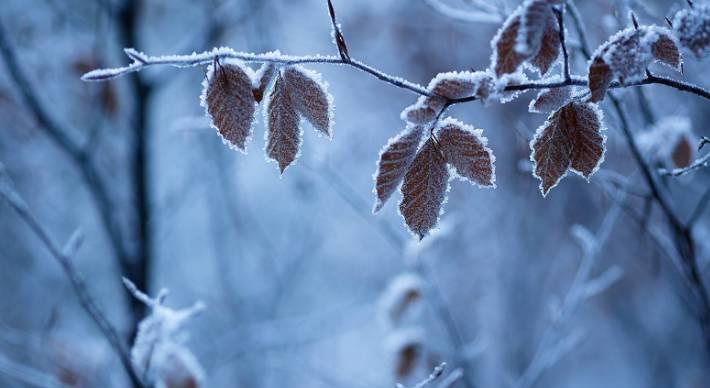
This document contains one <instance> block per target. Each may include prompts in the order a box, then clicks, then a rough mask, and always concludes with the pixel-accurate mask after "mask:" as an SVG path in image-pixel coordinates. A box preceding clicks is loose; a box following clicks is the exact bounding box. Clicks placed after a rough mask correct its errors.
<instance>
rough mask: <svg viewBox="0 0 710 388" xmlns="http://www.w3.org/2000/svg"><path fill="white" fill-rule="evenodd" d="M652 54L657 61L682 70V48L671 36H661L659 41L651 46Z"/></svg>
mask: <svg viewBox="0 0 710 388" xmlns="http://www.w3.org/2000/svg"><path fill="white" fill-rule="evenodd" d="M651 53H652V54H653V57H654V58H656V60H658V61H660V62H663V63H665V64H666V65H668V66H670V67H672V68H674V69H676V70H678V71H680V70H681V64H682V59H681V56H680V48H679V47H678V44H677V43H676V41H675V39H673V37H672V36H671V35H670V34H665V35H659V36H658V40H656V41H655V42H654V43H653V44H652V45H651Z"/></svg>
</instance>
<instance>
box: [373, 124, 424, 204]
mask: <svg viewBox="0 0 710 388" xmlns="http://www.w3.org/2000/svg"><path fill="white" fill-rule="evenodd" d="M423 132H424V127H422V126H420V125H415V126H410V127H408V128H407V129H405V130H404V131H403V132H402V133H400V134H399V135H397V136H396V137H394V138H392V139H390V141H389V142H388V143H387V145H386V146H385V147H384V148H383V149H382V151H381V152H380V158H379V160H378V161H377V171H376V172H375V175H374V178H375V190H374V192H375V194H376V195H377V200H376V202H375V207H374V209H373V213H377V212H378V211H380V209H382V206H384V204H385V202H387V200H388V199H389V197H390V196H392V193H394V191H395V190H396V189H397V187H398V186H399V184H400V182H401V181H402V179H403V178H404V174H405V173H406V172H407V169H408V168H409V166H410V164H411V163H412V161H413V160H414V156H415V155H416V153H417V148H418V147H419V143H420V142H421V138H422V133H423Z"/></svg>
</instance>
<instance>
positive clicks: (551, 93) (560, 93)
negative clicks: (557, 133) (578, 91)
mask: <svg viewBox="0 0 710 388" xmlns="http://www.w3.org/2000/svg"><path fill="white" fill-rule="evenodd" d="M571 98H572V88H571V87H569V86H565V87H562V88H552V89H543V90H541V91H540V93H538V95H537V97H535V99H534V100H532V101H530V106H529V108H528V110H529V111H530V112H533V113H548V112H552V111H555V110H557V109H560V108H561V107H562V106H564V105H566V104H567V103H568V102H569V101H570V99H571Z"/></svg>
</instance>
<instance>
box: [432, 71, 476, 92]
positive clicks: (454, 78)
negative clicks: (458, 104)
mask: <svg viewBox="0 0 710 388" xmlns="http://www.w3.org/2000/svg"><path fill="white" fill-rule="evenodd" d="M477 87H478V77H477V76H476V75H475V73H474V72H471V71H460V72H459V71H451V72H447V73H439V74H437V75H436V77H434V78H433V79H432V80H431V82H429V87H428V89H429V91H430V92H431V93H433V94H436V95H438V96H442V97H446V98H450V99H457V98H464V97H470V96H472V95H474V93H475V92H476V89H477Z"/></svg>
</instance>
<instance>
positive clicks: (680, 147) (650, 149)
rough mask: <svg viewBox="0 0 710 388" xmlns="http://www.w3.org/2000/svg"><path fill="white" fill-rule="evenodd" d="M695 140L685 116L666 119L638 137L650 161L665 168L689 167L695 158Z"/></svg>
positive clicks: (639, 143)
mask: <svg viewBox="0 0 710 388" xmlns="http://www.w3.org/2000/svg"><path fill="white" fill-rule="evenodd" d="M695 139H696V136H695V135H694V134H693V130H692V128H691V123H690V119H689V118H687V117H683V116H670V117H665V118H663V119H662V120H661V121H659V122H658V123H657V124H656V125H655V126H654V127H653V128H651V129H650V130H648V131H644V132H641V133H640V134H639V135H638V137H637V140H638V145H639V148H641V150H642V151H643V152H644V155H647V156H648V157H649V161H650V162H652V163H653V164H655V165H661V166H662V167H664V168H684V167H688V165H690V163H691V162H692V161H693V159H694V158H695V150H696V148H697V146H696V144H695V143H696V142H697V141H696V140H695Z"/></svg>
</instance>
